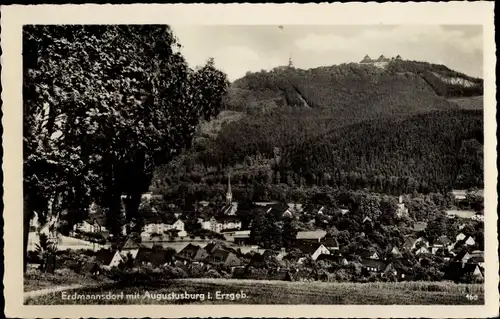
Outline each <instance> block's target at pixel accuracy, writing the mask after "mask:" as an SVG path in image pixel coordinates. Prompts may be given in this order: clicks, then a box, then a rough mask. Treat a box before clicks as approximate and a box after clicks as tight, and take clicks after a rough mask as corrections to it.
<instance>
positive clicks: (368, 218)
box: [362, 216, 373, 225]
mask: <svg viewBox="0 0 500 319" xmlns="http://www.w3.org/2000/svg"><path fill="white" fill-rule="evenodd" d="M365 223H370V224H371V225H373V221H372V219H371V218H370V217H368V216H366V217H365V218H364V219H363V222H362V224H365Z"/></svg>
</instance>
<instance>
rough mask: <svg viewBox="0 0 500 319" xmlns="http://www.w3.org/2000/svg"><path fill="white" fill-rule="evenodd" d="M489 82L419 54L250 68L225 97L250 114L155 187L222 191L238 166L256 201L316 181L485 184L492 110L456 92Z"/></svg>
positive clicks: (422, 188)
mask: <svg viewBox="0 0 500 319" xmlns="http://www.w3.org/2000/svg"><path fill="white" fill-rule="evenodd" d="M482 85H483V83H482V80H481V79H475V78H471V77H468V76H466V75H464V74H461V73H458V72H455V71H452V70H450V69H448V68H446V67H445V66H440V65H433V64H429V63H421V62H410V61H401V62H399V61H393V62H391V63H390V64H389V65H388V66H387V68H386V69H380V68H375V67H373V66H361V65H358V64H347V65H340V66H332V67H322V68H317V69H311V70H297V69H292V68H290V69H276V70H273V71H271V72H260V73H249V74H247V75H246V76H245V77H244V78H242V79H239V80H237V81H235V82H234V83H233V84H232V88H231V90H230V92H229V94H228V96H226V101H225V104H226V107H227V108H228V109H232V110H239V111H243V112H242V113H239V114H244V113H245V112H246V113H247V115H246V116H238V119H237V120H235V121H228V122H227V123H225V124H222V125H219V126H218V130H217V134H213V135H212V136H211V138H204V139H199V140H197V142H196V143H195V145H194V149H195V150H196V151H194V152H186V153H184V154H183V155H182V156H180V157H179V158H177V160H176V161H175V162H174V163H172V164H171V165H169V166H168V167H162V168H161V169H160V170H159V171H158V174H157V177H158V178H157V179H156V181H157V183H156V184H155V186H156V187H157V188H159V189H163V190H164V191H165V189H166V188H168V189H169V193H171V192H175V190H176V189H177V188H176V187H175V186H178V185H180V184H184V182H186V185H191V186H187V187H188V188H192V190H191V191H190V192H192V193H193V192H194V193H197V194H199V195H198V196H200V197H204V196H206V195H204V194H205V193H207V192H208V193H209V194H210V195H209V196H218V194H219V195H222V193H223V191H224V187H223V185H224V183H225V182H226V179H227V174H228V173H229V172H231V179H232V181H233V185H235V186H234V187H235V193H238V190H239V189H241V190H242V192H243V193H245V195H243V193H242V194H240V195H239V196H242V197H251V198H252V199H254V200H258V199H264V198H267V199H268V198H273V197H276V196H281V195H283V193H287V192H294V190H293V189H297V188H301V189H305V188H311V187H314V186H330V187H334V188H339V187H343V188H349V189H369V190H372V191H376V192H384V193H391V194H400V193H410V192H413V191H418V192H424V193H426V192H436V191H437V192H443V191H447V190H450V189H452V188H470V187H479V188H481V187H482V184H483V158H482V147H483V146H482V144H483V112H482V110H481V109H471V110H466V109H465V110H464V109H463V108H462V107H461V106H460V105H459V104H457V103H454V102H449V101H448V99H450V98H457V97H470V96H481V95H482ZM172 186H173V187H172ZM249 189H250V190H249ZM187 191H189V190H187ZM200 192H201V193H200ZM279 194H281V195H279ZM171 195H172V194H171ZM237 196H238V195H237Z"/></svg>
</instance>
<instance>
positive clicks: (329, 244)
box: [320, 236, 340, 251]
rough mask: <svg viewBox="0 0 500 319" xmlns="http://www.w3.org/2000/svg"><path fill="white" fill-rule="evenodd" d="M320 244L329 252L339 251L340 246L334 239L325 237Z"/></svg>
mask: <svg viewBox="0 0 500 319" xmlns="http://www.w3.org/2000/svg"><path fill="white" fill-rule="evenodd" d="M320 243H321V244H323V245H325V247H326V248H328V249H329V250H330V251H332V250H339V249H340V245H339V242H338V240H337V238H336V237H330V236H325V237H323V238H322V239H321V240H320Z"/></svg>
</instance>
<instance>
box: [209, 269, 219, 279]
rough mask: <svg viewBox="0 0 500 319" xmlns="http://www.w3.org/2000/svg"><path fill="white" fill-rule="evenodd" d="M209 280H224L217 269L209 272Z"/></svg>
mask: <svg viewBox="0 0 500 319" xmlns="http://www.w3.org/2000/svg"><path fill="white" fill-rule="evenodd" d="M206 276H207V278H222V275H221V274H219V273H218V272H217V270H215V269H210V270H208V271H207V275H206Z"/></svg>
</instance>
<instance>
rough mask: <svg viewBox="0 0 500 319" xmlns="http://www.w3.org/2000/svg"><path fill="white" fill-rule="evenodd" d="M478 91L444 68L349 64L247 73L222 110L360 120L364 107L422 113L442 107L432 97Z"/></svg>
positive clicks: (477, 85)
mask: <svg viewBox="0 0 500 319" xmlns="http://www.w3.org/2000/svg"><path fill="white" fill-rule="evenodd" d="M482 91H483V81H482V80H481V79H476V78H472V77H469V76H467V75H465V74H462V73H459V72H456V71H453V70H450V69H449V68H447V67H446V66H444V65H436V64H430V63H425V62H416V61H392V62H390V63H389V64H388V66H387V68H385V69H381V68H377V67H374V66H371V65H360V64H357V63H350V64H342V65H334V66H330V67H319V68H315V69H309V70H302V69H295V68H288V69H281V68H276V69H273V70H272V71H269V72H268V71H261V72H258V73H249V74H247V75H246V76H245V77H243V78H241V79H238V80H236V81H235V82H234V83H233V84H232V86H231V89H230V90H229V94H228V96H227V98H226V105H227V107H228V108H229V109H232V110H237V111H247V112H249V113H251V114H255V113H262V112H267V111H269V110H272V109H276V108H283V107H285V106H288V107H304V106H306V107H313V108H333V109H335V110H336V111H337V112H347V113H352V114H355V115H357V116H360V115H362V114H360V112H363V111H367V108H366V104H367V103H369V104H370V108H369V111H370V113H372V112H373V113H380V112H382V113H387V112H396V113H398V112H403V113H408V112H422V111H428V110H435V109H442V108H446V107H448V105H447V103H443V100H442V99H440V98H438V96H442V97H463V96H477V95H482ZM304 102H305V103H304ZM381 109H382V110H381Z"/></svg>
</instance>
